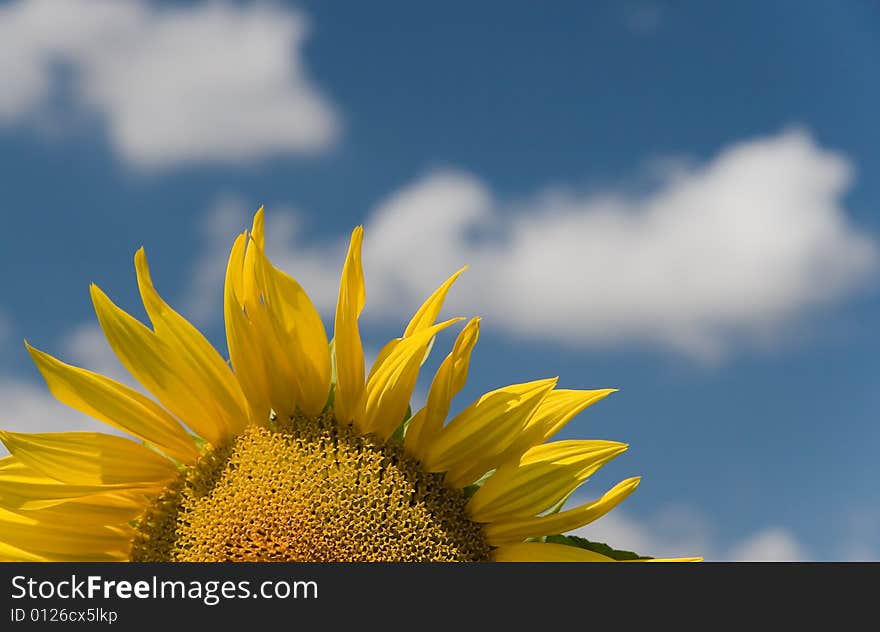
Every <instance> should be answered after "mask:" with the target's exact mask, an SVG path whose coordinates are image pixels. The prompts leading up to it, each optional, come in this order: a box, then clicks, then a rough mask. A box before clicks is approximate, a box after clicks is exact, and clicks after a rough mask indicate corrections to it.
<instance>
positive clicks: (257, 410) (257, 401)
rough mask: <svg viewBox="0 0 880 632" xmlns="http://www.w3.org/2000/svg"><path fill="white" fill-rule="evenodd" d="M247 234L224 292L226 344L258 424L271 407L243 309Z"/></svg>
mask: <svg viewBox="0 0 880 632" xmlns="http://www.w3.org/2000/svg"><path fill="white" fill-rule="evenodd" d="M247 241H248V236H247V232H243V233H242V234H240V235H239V236H238V238H236V240H235V243H234V244H233V245H232V251H231V252H230V253H229V263H228V264H227V266H226V282H225V285H224V289H223V317H224V320H225V321H226V345H227V346H228V347H229V359H230V362H231V364H232V369H233V371H234V372H235V376H236V377H237V378H238V382H239V384H241V388H242V390H243V391H244V394H245V397H246V398H247V400H248V403H249V404H250V407H251V411H252V412H251V417H252V418H253V420H254V421H255V422H257V423H260V422H262V421H265V420H268V419H269V414H270V410H271V408H272V404H271V402H270V400H271V395H270V392H269V377H268V374H267V370H266V368H265V364H264V362H263V356H262V355H261V354H260V350H259V347H258V343H257V338H256V333H255V331H254V326H253V325H252V324H251V322H250V320H248V317H247V315H246V314H245V310H244V298H243V297H244V279H243V273H244V256H245V248H246V245H247Z"/></svg>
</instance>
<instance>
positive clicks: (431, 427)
mask: <svg viewBox="0 0 880 632" xmlns="http://www.w3.org/2000/svg"><path fill="white" fill-rule="evenodd" d="M479 337H480V319H479V318H473V319H471V321H470V322H469V323H468V324H467V325H466V326H465V328H464V329H462V330H461V333H460V334H458V338H457V339H456V341H455V345H454V346H453V348H452V352H451V353H450V354H449V355H448V356H446V358H445V359H444V360H443V363H442V364H441V365H440V368H439V369H437V373H436V374H435V375H434V380H433V382H431V390H430V391H429V392H428V401H427V402H426V403H425V407H424V408H423V409H422V410H421V411H419V413H416V415H414V416H413V419H412V421H411V422H410V424H409V426H408V427H407V430H406V438H405V441H404V445H405V447H406V450H407V452H408V453H409V454H411V455H413V456H415V457H416V458H418V459H422V458H424V456H425V454H426V453H427V451H428V449H429V448H430V446H431V444H432V443H433V442H434V440H435V439H436V438H437V434H438V433H439V432H440V429H441V428H442V427H443V422H444V421H445V420H446V416H447V415H448V414H449V407H450V405H451V403H452V398H453V397H455V395H456V394H458V392H459V391H460V390H461V389H462V388H463V387H464V385H465V381H466V380H467V372H468V365H469V364H470V359H471V352H472V351H473V349H474V345H476V344H477V339H478V338H479Z"/></svg>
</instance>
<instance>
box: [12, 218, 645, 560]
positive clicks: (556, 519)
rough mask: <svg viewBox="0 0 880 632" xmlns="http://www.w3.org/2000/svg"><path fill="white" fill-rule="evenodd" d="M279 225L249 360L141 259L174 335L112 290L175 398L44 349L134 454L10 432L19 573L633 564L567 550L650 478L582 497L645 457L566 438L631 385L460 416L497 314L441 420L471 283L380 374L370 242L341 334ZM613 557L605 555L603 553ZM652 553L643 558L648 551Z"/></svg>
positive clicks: (227, 292)
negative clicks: (50, 567)
mask: <svg viewBox="0 0 880 632" xmlns="http://www.w3.org/2000/svg"><path fill="white" fill-rule="evenodd" d="M264 233H265V231H264V219H263V209H262V208H261V209H260V210H259V211H257V213H256V215H255V217H254V221H253V227H252V229H251V230H250V231H249V232H248V231H244V232H242V233H241V234H240V235H238V237H237V238H236V239H235V242H234V244H233V246H232V251H231V253H230V256H229V262H228V266H227V269H226V279H225V288H224V319H225V326H226V342H227V345H228V351H229V361H228V362H227V361H226V360H225V359H224V358H223V357H222V356H221V355H220V353H218V352H217V350H216V349H214V347H213V346H212V345H211V344H210V343H209V342H208V341H207V339H206V338H205V337H204V336H203V335H202V334H201V333H200V332H199V331H198V330H197V329H196V328H195V327H194V326H193V325H192V324H190V323H189V322H188V321H187V320H186V319H185V318H183V317H182V316H181V315H180V314H179V313H178V312H176V311H174V310H173V309H172V308H171V307H170V306H169V305H168V304H167V303H166V302H165V301H164V300H163V299H162V298H161V297H160V296H159V294H158V293H157V291H156V289H155V288H154V286H153V281H152V279H151V277H150V271H149V267H148V265H147V259H146V255H145V253H144V250H143V249H140V250H138V251H137V253H136V254H135V257H134V262H135V268H136V272H137V283H138V288H139V291H140V295H141V298H142V300H143V304H144V308H145V310H146V313H147V315H148V317H149V320H150V322H151V324H152V328H150V327H147V326H145V325H144V324H143V323H141V322H140V321H138V320H137V319H135V318H134V317H132V316H131V315H129V314H128V313H126V312H125V311H123V310H122V309H120V308H119V307H118V306H117V305H115V304H114V303H113V302H112V301H111V300H110V298H108V297H107V295H106V294H105V293H104V292H102V291H101V290H100V289H99V288H98V287H97V286H95V285H92V286H91V297H92V301H93V303H94V307H95V312H96V314H97V317H98V321H99V322H100V325H101V328H102V329H103V331H104V334H105V335H106V337H107V340H108V342H109V344H110V346H111V348H112V349H113V351H114V352H115V354H116V355H117V356H118V357H119V359H120V361H121V362H122V364H123V365H124V366H125V367H126V369H127V370H128V371H129V372H130V373H131V374H132V376H134V378H135V379H136V380H137V381H138V382H139V383H140V384H141V385H142V386H143V387H144V389H146V391H148V392H149V393H150V394H152V396H153V397H154V398H155V399H152V398H150V397H147V396H145V395H143V394H142V393H141V392H140V391H138V390H135V389H132V388H129V387H128V386H125V385H124V384H121V383H119V382H116V381H114V380H111V379H110V378H108V377H105V376H102V375H99V374H97V373H93V372H91V371H88V370H86V369H82V368H78V367H74V366H71V365H69V364H65V363H64V362H62V361H60V360H58V359H56V358H54V357H52V356H50V355H48V354H46V353H44V352H42V351H40V350H38V349H36V348H34V347H32V346H30V345H29V344H27V343H25V344H26V346H27V349H28V351H29V352H30V354H31V356H32V358H33V360H34V362H35V363H36V365H37V368H38V369H39V371H40V373H41V374H42V375H43V377H44V378H45V380H46V383H47V385H48V387H49V390H50V391H51V392H52V394H53V395H54V396H55V397H56V398H57V399H58V400H60V401H61V402H63V403H64V404H66V405H68V406H71V407H73V408H75V409H76V410H79V411H81V412H82V413H85V414H86V415H89V416H91V417H93V418H95V419H98V420H100V421H102V422H105V423H107V424H109V425H110V426H113V427H114V428H116V429H118V430H121V431H123V432H125V433H127V434H128V435H130V437H131V438H125V437H122V436H118V435H112V434H103V433H93V432H62V433H15V432H6V431H0V439H2V441H3V443H4V444H5V445H6V447H7V448H8V450H9V452H10V454H11V456H9V457H6V458H4V459H2V460H0V559H3V560H17V561H111V560H119V561H125V560H129V561H493V560H494V561H541V560H547V561H611V560H612V559H613V558H614V557H618V558H619V557H621V555H615V554H614V552H613V551H610V550H605V549H599V548H598V547H596V546H593V545H591V544H590V543H587V542H586V541H584V540H580V539H577V538H571V537H566V536H561V535H559V534H564V533H566V532H567V531H570V530H572V529H576V528H578V527H580V526H582V525H585V524H587V523H589V522H591V521H593V520H596V519H597V518H599V517H600V516H602V515H604V514H605V513H607V512H608V511H610V510H611V509H613V508H614V507H615V506H617V505H618V504H619V503H620V502H621V501H622V500H623V499H624V498H626V497H627V496H628V495H629V494H630V493H632V491H633V490H635V488H636V487H637V485H638V483H639V479H638V478H629V479H626V480H624V481H622V482H620V483H618V484H617V485H615V486H614V487H612V488H611V489H610V490H608V491H607V492H605V493H604V494H603V495H602V496H600V497H599V498H597V499H596V500H594V501H592V502H589V503H587V504H584V505H581V506H577V507H574V508H570V509H564V510H563V509H562V506H563V504H564V502H565V501H566V500H567V499H568V497H569V496H571V494H572V493H573V492H574V491H575V490H576V489H577V488H578V487H579V485H580V484H581V483H583V482H584V481H585V480H586V479H587V478H588V477H589V476H590V475H592V474H593V473H594V472H596V471H597V470H598V469H599V468H600V467H602V466H603V465H604V464H606V463H608V462H609V461H610V460H611V459H613V458H614V457H616V456H618V455H619V454H621V453H622V452H624V451H625V450H626V449H627V446H626V445H625V444H623V443H618V442H614V441H600V440H566V441H553V442H548V439H550V438H551V437H552V436H553V435H554V434H555V433H557V432H558V431H559V430H560V429H561V428H562V427H563V426H564V425H565V424H566V423H567V422H568V421H569V420H570V419H571V418H572V417H574V416H575V415H577V414H578V413H579V412H581V411H582V410H584V409H585V408H587V407H588V406H590V405H592V404H594V403H595V402H597V401H599V400H601V399H602V398H604V397H606V396H607V395H609V394H610V393H612V392H613V389H603V390H568V389H558V388H557V379H556V378H551V379H542V380H536V381H533V382H526V383H523V384H514V385H511V386H505V387H503V388H499V389H497V390H494V391H491V392H489V393H486V394H485V395H482V396H481V397H479V398H478V399H477V400H476V401H474V402H473V403H471V404H470V405H469V406H467V407H466V408H464V410H462V411H461V412H460V413H459V414H458V415H456V416H455V417H453V418H452V419H451V420H449V421H448V422H446V418H447V416H448V413H449V409H450V403H451V400H452V398H453V397H454V396H455V395H456V393H458V392H459V391H460V390H461V389H462V387H463V386H464V384H465V379H466V377H467V373H468V364H469V360H470V356H471V352H472V351H473V349H474V345H475V344H476V342H477V338H478V337H479V331H480V319H479V318H473V319H471V320H470V321H469V322H467V323H466V324H465V325H464V326H463V327H462V328H461V331H460V332H459V334H458V337H457V338H456V340H455V343H454V345H453V347H452V351H451V352H450V353H449V355H447V356H446V358H445V359H444V360H443V361H442V363H441V364H440V366H439V368H438V370H437V372H436V374H435V375H434V378H433V381H432V383H431V387H430V391H429V393H428V396H427V402H426V404H425V406H424V407H423V408H422V409H421V410H419V411H418V412H416V413H415V414H411V412H410V408H409V401H410V398H411V395H412V393H413V389H414V387H415V385H416V380H417V377H418V373H419V369H420V367H421V365H422V364H423V362H424V360H425V358H426V357H427V354H428V352H429V351H430V349H431V347H432V345H433V341H434V339H435V336H436V335H437V334H438V333H439V332H440V331H442V330H444V329H446V328H448V327H450V326H452V325H453V324H455V323H458V322H459V321H461V320H463V319H460V318H454V319H451V320H446V321H443V322H439V323H438V322H436V320H437V318H438V315H439V313H440V310H441V308H442V305H443V302H444V300H445V298H446V295H447V292H448V291H449V289H450V287H451V286H452V284H453V283H454V281H455V280H456V278H458V276H459V275H460V274H461V273H462V272H463V271H464V268H462V269H461V270H459V271H458V272H456V273H455V274H453V275H452V276H451V277H450V278H449V279H448V280H447V281H446V282H444V283H443V284H442V285H441V286H440V287H439V288H438V289H437V290H436V291H435V292H434V293H433V294H432V295H431V296H430V297H428V299H427V300H426V301H425V303H424V304H423V305H422V306H421V307H420V308H419V309H418V310H417V311H416V313H415V315H414V316H413V317H412V319H411V320H410V321H409V324H408V325H407V327H406V329H405V331H404V332H403V335H402V336H401V337H399V338H396V339H394V340H392V341H390V342H389V343H388V344H386V345H385V347H384V348H383V349H382V350H381V351H380V353H379V355H378V357H377V358H376V361H375V363H374V364H373V367H372V369H371V370H370V371H369V373H366V372H365V367H364V352H363V347H362V345H361V336H360V331H359V328H358V318H359V316H360V313H361V310H362V309H363V307H364V301H365V290H364V278H363V270H362V266H361V245H362V241H363V229H362V228H361V227H358V228H356V229H355V230H354V231H353V233H352V236H351V243H350V246H349V249H348V254H347V256H346V258H345V262H344V265H343V269H342V278H341V281H340V287H339V299H338V303H337V307H336V314H335V326H334V334H335V336H334V338H333V340H332V341H330V340H328V337H327V334H326V332H325V329H324V325H323V323H322V320H321V317H320V315H319V313H318V311H317V310H316V309H315V307H314V305H313V304H312V302H311V301H310V299H309V297H308V296H307V295H306V293H305V291H303V289H302V287H300V285H299V284H298V283H297V282H296V281H295V280H294V279H292V278H291V277H290V276H288V275H287V274H285V273H284V272H282V271H281V270H279V269H278V268H276V267H275V266H273V265H272V264H271V263H270V261H269V260H268V258H267V257H266V254H265V250H264V242H265V237H264ZM600 551H604V553H606V554H603V553H602V552H600ZM630 557H633V556H630Z"/></svg>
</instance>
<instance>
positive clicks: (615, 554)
mask: <svg viewBox="0 0 880 632" xmlns="http://www.w3.org/2000/svg"><path fill="white" fill-rule="evenodd" d="M544 541H545V542H550V543H552V544H564V545H566V546H575V547H577V548H579V549H587V550H589V551H593V552H594V553H599V554H600V555H604V556H605V557H610V558H611V559H613V560H651V559H654V558H651V557H645V556H643V555H639V554H638V553H633V552H632V551H619V550H617V549H613V548H611V547H610V546H608V545H607V544H605V543H604V542H590V541H589V540H587V539H586V538H581V537H579V536H576V535H548V536H547V537H546V538H544Z"/></svg>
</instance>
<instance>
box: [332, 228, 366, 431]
mask: <svg viewBox="0 0 880 632" xmlns="http://www.w3.org/2000/svg"><path fill="white" fill-rule="evenodd" d="M363 239H364V228H363V226H358V227H357V228H355V229H354V231H353V232H352V234H351V243H350V245H349V247H348V255H347V256H346V258H345V264H344V265H343V267H342V278H341V280H340V282H339V301H338V302H337V304H336V323H335V326H334V341H335V343H334V347H335V352H336V393H335V395H334V399H333V407H334V410H335V412H336V419H337V421H339V422H341V423H346V422H349V421H351V420H352V419H354V416H355V414H356V412H357V408H358V404H359V403H360V398H361V393H362V392H363V389H364V349H363V346H362V344H361V334H360V330H359V329H358V317H359V316H360V314H361V310H363V308H364V302H365V301H366V292H365V290H364V271H363V267H362V265H361V247H362V244H363Z"/></svg>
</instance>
